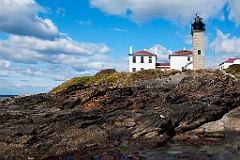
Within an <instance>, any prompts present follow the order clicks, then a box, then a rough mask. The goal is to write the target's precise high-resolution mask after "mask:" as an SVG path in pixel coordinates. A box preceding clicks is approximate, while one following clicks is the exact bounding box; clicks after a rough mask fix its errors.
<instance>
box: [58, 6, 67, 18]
mask: <svg viewBox="0 0 240 160" xmlns="http://www.w3.org/2000/svg"><path fill="white" fill-rule="evenodd" d="M56 14H57V15H60V16H63V17H65V16H66V14H65V9H64V8H61V7H58V8H57V10H56Z"/></svg>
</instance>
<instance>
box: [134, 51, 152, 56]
mask: <svg viewBox="0 0 240 160" xmlns="http://www.w3.org/2000/svg"><path fill="white" fill-rule="evenodd" d="M134 55H139V56H156V55H155V54H152V53H150V52H147V51H139V52H135V53H134Z"/></svg>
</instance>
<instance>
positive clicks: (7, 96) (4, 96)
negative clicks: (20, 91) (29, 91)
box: [0, 95, 18, 99]
mask: <svg viewBox="0 0 240 160" xmlns="http://www.w3.org/2000/svg"><path fill="white" fill-rule="evenodd" d="M16 96H18V95H0V99H4V98H9V97H16Z"/></svg>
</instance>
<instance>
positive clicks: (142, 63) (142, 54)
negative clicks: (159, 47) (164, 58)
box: [128, 46, 157, 72]
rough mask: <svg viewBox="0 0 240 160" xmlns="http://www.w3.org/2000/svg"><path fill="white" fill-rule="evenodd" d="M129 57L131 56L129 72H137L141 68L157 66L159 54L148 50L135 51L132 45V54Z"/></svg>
mask: <svg viewBox="0 0 240 160" xmlns="http://www.w3.org/2000/svg"><path fill="white" fill-rule="evenodd" d="M155 52H156V49H155ZM128 57H129V72H136V71H140V70H147V69H155V68H156V62H157V55H156V54H153V53H150V52H147V51H146V50H143V51H139V52H136V53H133V52H132V46H131V47H130V54H129V56H128Z"/></svg>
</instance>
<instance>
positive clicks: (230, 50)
mask: <svg viewBox="0 0 240 160" xmlns="http://www.w3.org/2000/svg"><path fill="white" fill-rule="evenodd" d="M239 44H240V38H237V37H235V36H234V37H230V33H227V34H223V33H222V31H221V30H219V29H217V37H216V39H215V40H214V41H213V42H212V43H211V45H210V47H211V48H212V49H213V50H215V53H216V54H228V55H229V56H239V55H240V45H239Z"/></svg>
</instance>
